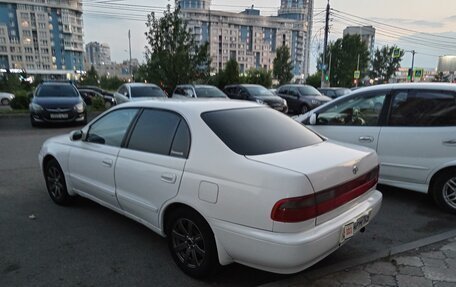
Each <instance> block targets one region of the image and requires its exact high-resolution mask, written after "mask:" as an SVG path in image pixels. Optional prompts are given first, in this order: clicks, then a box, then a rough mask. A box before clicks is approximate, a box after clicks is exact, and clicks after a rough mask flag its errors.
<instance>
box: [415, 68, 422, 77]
mask: <svg viewBox="0 0 456 287" xmlns="http://www.w3.org/2000/svg"><path fill="white" fill-rule="evenodd" d="M414 72H415V75H414V77H415V78H421V77H423V74H424V69H416V70H415V71H414Z"/></svg>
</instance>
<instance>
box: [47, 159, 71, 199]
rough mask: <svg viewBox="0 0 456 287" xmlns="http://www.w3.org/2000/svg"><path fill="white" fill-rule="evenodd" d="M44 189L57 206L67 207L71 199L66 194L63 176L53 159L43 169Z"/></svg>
mask: <svg viewBox="0 0 456 287" xmlns="http://www.w3.org/2000/svg"><path fill="white" fill-rule="evenodd" d="M44 176H45V180H46V187H47V190H48V193H49V196H50V197H51V199H52V200H53V201H54V202H55V203H57V204H58V205H69V204H70V203H71V202H72V201H73V197H72V196H71V195H69V194H68V190H67V186H66V181H65V174H64V173H63V171H62V168H60V165H59V163H58V162H57V161H56V160H55V159H51V160H50V161H49V162H48V163H47V164H46V166H45V168H44Z"/></svg>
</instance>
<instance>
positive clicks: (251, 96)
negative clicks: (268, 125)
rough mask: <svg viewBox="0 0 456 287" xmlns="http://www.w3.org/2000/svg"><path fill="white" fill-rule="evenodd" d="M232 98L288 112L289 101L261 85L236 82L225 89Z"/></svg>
mask: <svg viewBox="0 0 456 287" xmlns="http://www.w3.org/2000/svg"><path fill="white" fill-rule="evenodd" d="M223 91H224V92H225V94H227V95H228V97H229V98H230V99H235V100H246V101H252V102H257V103H259V104H264V105H268V106H270V107H271V108H273V109H274V110H277V111H280V112H282V113H287V112H288V106H287V102H286V101H285V100H284V99H282V98H281V97H279V96H277V95H274V94H273V93H272V92H271V91H269V90H268V89H266V88H265V87H263V86H261V85H252V84H236V85H227V86H225V88H224V89H223Z"/></svg>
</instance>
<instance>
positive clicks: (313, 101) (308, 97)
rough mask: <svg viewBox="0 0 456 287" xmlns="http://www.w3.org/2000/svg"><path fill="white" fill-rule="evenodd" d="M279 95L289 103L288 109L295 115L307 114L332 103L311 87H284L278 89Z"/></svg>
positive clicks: (293, 85) (294, 85) (297, 85)
mask: <svg viewBox="0 0 456 287" xmlns="http://www.w3.org/2000/svg"><path fill="white" fill-rule="evenodd" d="M277 95H279V96H280V97H282V98H283V99H285V100H286V101H287V105H288V109H289V110H291V111H292V112H293V113H294V114H304V113H307V112H308V111H310V110H312V109H314V108H316V107H318V106H320V105H322V104H324V103H327V102H329V101H331V98H329V97H327V96H323V95H322V94H320V92H319V91H318V90H317V89H315V88H314V87H312V86H309V85H300V84H288V85H283V86H280V87H279V88H278V89H277Z"/></svg>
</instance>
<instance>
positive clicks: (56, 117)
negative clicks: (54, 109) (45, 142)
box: [51, 114, 68, 119]
mask: <svg viewBox="0 0 456 287" xmlns="http://www.w3.org/2000/svg"><path fill="white" fill-rule="evenodd" d="M51 119H68V114H51Z"/></svg>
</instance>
